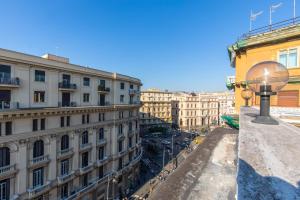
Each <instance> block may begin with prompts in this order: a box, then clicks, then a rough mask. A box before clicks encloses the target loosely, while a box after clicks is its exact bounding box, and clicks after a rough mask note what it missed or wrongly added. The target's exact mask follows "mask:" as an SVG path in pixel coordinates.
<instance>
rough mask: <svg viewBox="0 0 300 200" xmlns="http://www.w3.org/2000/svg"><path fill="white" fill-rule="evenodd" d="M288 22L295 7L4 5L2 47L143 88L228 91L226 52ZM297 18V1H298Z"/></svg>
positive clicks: (232, 0)
mask: <svg viewBox="0 0 300 200" xmlns="http://www.w3.org/2000/svg"><path fill="white" fill-rule="evenodd" d="M279 2H282V3H283V5H282V7H281V8H279V9H278V10H277V11H276V12H275V13H274V14H273V21H274V22H277V21H281V20H284V19H288V18H291V17H292V2H293V0H275V1H270V0H222V1H221V0H219V1H216V0H206V1H204V0H203V1H202V0H98V1H92V0H90V1H83V0H82V1H75V0H73V1H71V0H65V1H62V0H54V1H30V0H27V1H21V0H20V1H2V0H0V5H1V12H0V24H1V31H0V48H6V49H11V50H16V51H21V52H25V53H29V54H34V55H42V54H44V53H47V52H48V53H54V54H57V55H61V56H66V57H69V58H70V61H71V62H72V63H75V64H80V65H84V66H90V67H96V68H100V69H103V70H107V71H111V72H119V73H123V74H126V75H130V76H134V77H138V78H140V79H141V80H142V82H143V84H144V86H143V88H144V89H146V88H153V87H155V88H160V89H169V90H186V91H221V90H225V89H226V88H225V77H226V76H227V75H231V74H234V70H233V69H231V67H230V66H229V59H228V55H227V50H226V48H227V46H228V45H229V44H231V43H233V42H234V41H236V39H237V37H238V36H240V35H241V34H243V33H245V32H247V31H248V30H249V13H250V10H251V9H253V11H254V12H256V11H260V10H263V11H264V13H263V14H262V15H261V16H259V17H258V18H257V20H256V21H255V22H254V24H253V26H254V28H255V27H259V26H262V25H267V24H268V20H269V12H268V9H269V6H270V5H271V4H276V3H279ZM297 3H298V4H299V7H298V8H297V12H298V13H299V14H300V1H299V0H297Z"/></svg>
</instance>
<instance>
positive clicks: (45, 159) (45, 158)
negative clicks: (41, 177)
mask: <svg viewBox="0 0 300 200" xmlns="http://www.w3.org/2000/svg"><path fill="white" fill-rule="evenodd" d="M48 161H50V160H49V155H43V156H39V157H36V158H33V159H32V160H31V161H30V164H31V165H35V164H39V163H44V162H48Z"/></svg>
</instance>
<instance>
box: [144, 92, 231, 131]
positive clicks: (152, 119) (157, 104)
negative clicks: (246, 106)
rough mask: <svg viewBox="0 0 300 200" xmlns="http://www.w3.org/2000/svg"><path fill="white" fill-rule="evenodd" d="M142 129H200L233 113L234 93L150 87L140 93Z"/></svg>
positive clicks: (217, 122)
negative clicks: (174, 90)
mask: <svg viewBox="0 0 300 200" xmlns="http://www.w3.org/2000/svg"><path fill="white" fill-rule="evenodd" d="M141 101H142V107H141V108H140V119H141V122H140V124H141V129H143V131H146V130H147V129H148V128H149V127H155V126H163V127H167V128H171V127H174V128H176V127H177V128H180V129H182V130H199V129H201V128H203V127H206V126H208V125H218V124H220V117H221V116H222V115H223V114H234V112H235V110H234V94H233V93H230V92H222V93H186V92H168V91H159V90H157V89H150V90H147V91H142V92H141Z"/></svg>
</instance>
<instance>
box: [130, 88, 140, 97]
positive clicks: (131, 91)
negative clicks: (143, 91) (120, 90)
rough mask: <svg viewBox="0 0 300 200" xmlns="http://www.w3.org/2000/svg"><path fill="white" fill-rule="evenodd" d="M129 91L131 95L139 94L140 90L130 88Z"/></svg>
mask: <svg viewBox="0 0 300 200" xmlns="http://www.w3.org/2000/svg"><path fill="white" fill-rule="evenodd" d="M128 92H129V95H130V96H133V95H137V94H139V91H138V90H134V89H129V91H128Z"/></svg>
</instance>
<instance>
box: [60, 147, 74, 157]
mask: <svg viewBox="0 0 300 200" xmlns="http://www.w3.org/2000/svg"><path fill="white" fill-rule="evenodd" d="M73 154H74V151H73V148H68V149H64V150H60V151H58V152H57V158H58V159H64V158H67V157H71V156H72V155H73Z"/></svg>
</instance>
